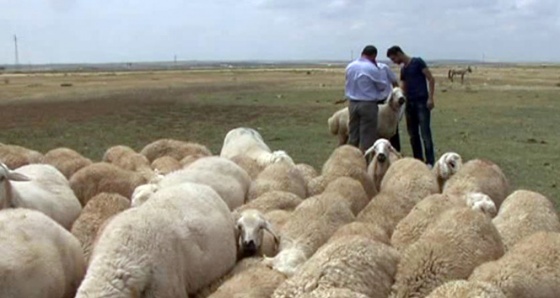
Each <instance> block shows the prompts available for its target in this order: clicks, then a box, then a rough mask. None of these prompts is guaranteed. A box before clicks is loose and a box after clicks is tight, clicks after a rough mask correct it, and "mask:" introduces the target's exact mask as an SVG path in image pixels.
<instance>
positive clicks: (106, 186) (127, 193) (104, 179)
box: [70, 162, 148, 206]
mask: <svg viewBox="0 0 560 298" xmlns="http://www.w3.org/2000/svg"><path fill="white" fill-rule="evenodd" d="M147 182H148V181H147V180H146V178H145V177H144V176H143V175H142V174H140V173H136V172H132V171H127V170H124V169H122V168H119V167H117V166H115V165H112V164H110V163H105V162H100V163H94V164H91V165H89V166H87V167H84V168H82V169H80V170H79V171H77V172H76V173H75V174H74V175H72V178H70V186H71V187H72V190H74V193H75V194H76V197H78V199H79V200H80V202H81V203H82V206H85V205H86V204H87V202H88V201H89V200H90V199H91V198H93V197H94V196H96V195H98V194H100V193H102V192H109V193H117V194H120V195H122V196H124V197H125V198H128V199H130V198H131V196H132V193H133V192H134V190H135V189H136V187H138V186H140V185H143V184H146V183H147Z"/></svg>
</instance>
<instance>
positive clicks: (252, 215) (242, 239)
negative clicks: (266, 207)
mask: <svg viewBox="0 0 560 298" xmlns="http://www.w3.org/2000/svg"><path fill="white" fill-rule="evenodd" d="M264 231H267V232H269V233H270V234H271V235H272V236H273V237H274V241H275V242H276V244H278V236H277V235H276V233H275V232H274V230H273V229H272V224H271V223H270V222H269V221H268V220H266V219H265V218H264V215H263V214H262V213H261V212H259V211H257V210H245V211H243V212H242V213H241V214H240V215H239V219H237V234H238V235H239V236H238V246H239V250H240V254H241V255H242V256H243V257H248V256H253V255H255V254H256V253H257V252H258V251H259V249H260V248H261V245H262V241H263V232H264Z"/></svg>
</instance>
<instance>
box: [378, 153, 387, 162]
mask: <svg viewBox="0 0 560 298" xmlns="http://www.w3.org/2000/svg"><path fill="white" fill-rule="evenodd" d="M386 160H387V156H385V154H383V153H379V155H377V161H378V162H385V161H386Z"/></svg>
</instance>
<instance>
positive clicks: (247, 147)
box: [220, 127, 295, 167]
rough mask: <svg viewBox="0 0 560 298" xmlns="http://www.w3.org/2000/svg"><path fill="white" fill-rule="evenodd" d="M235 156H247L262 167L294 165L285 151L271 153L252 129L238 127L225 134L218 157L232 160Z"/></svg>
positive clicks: (259, 135)
mask: <svg viewBox="0 0 560 298" xmlns="http://www.w3.org/2000/svg"><path fill="white" fill-rule="evenodd" d="M237 155H246V156H249V157H250V158H252V159H254V160H256V161H257V163H258V164H259V166H262V167H266V166H268V165H271V164H273V163H279V162H286V163H288V164H291V165H295V164H294V161H293V159H292V158H291V157H290V156H289V155H288V154H287V153H286V152H285V151H282V150H279V151H274V152H273V151H272V150H270V147H268V145H267V144H266V143H265V142H264V139H263V137H262V136H261V134H260V133H259V132H258V131H256V130H254V129H252V128H246V127H239V128H235V129H232V130H230V131H229V132H228V133H227V134H226V137H225V138H224V143H223V146H222V151H221V152H220V156H221V157H225V158H233V157H234V156H237Z"/></svg>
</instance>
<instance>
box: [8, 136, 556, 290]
mask: <svg viewBox="0 0 560 298" xmlns="http://www.w3.org/2000/svg"><path fill="white" fill-rule="evenodd" d="M369 152H371V154H373V155H374V156H373V158H372V159H371V160H372V162H371V163H370V164H369V165H368V164H367V163H366V158H365V157H364V154H363V153H362V152H361V151H360V150H359V149H357V148H354V147H352V146H348V145H342V146H339V147H337V148H336V149H335V150H334V151H333V152H332V154H331V156H330V157H329V158H328V160H327V161H326V162H325V163H324V165H323V167H322V169H321V171H320V172H318V171H316V170H315V169H314V168H313V167H312V166H310V165H307V164H302V163H295V162H294V160H293V159H292V158H291V157H290V156H289V155H288V154H287V153H286V152H285V151H281V150H280V151H272V150H271V149H270V148H269V146H268V145H267V144H266V143H265V141H264V140H263V138H262V136H261V135H260V134H259V133H258V132H257V131H255V130H253V129H250V128H236V129H233V130H231V131H230V132H228V134H227V135H226V137H225V140H224V143H223V147H222V150H221V152H220V154H219V155H213V154H212V153H211V152H210V150H208V149H207V148H206V147H205V146H203V145H200V144H196V143H190V142H183V141H179V140H171V139H162V140H158V141H155V142H153V143H151V144H149V145H147V146H146V147H144V148H143V149H142V150H141V151H140V152H135V151H134V150H133V149H131V148H130V147H127V146H115V147H111V148H109V149H108V150H107V151H106V153H105V155H104V156H103V159H102V161H101V162H93V161H91V160H89V159H87V158H85V157H83V156H82V155H80V154H79V153H77V152H76V151H74V150H71V149H68V148H58V149H54V150H52V151H49V152H47V153H45V154H44V155H43V154H41V153H39V152H37V151H33V150H30V149H27V148H23V147H20V146H16V145H4V144H0V162H1V163H0V209H2V210H0V297H2V298H16V297H26V298H34V297H41V298H70V297H79V298H85V297H89V298H109V297H115V298H116V297H123V298H124V297H127V298H130V297H137V298H140V297H143V298H144V297H145V298H148V297H158V298H177V297H197V298H202V297H212V298H218V297H224V298H225V297H233V298H236V297H250V298H257V297H262V298H264V297H273V298H281V297H294V298H295V297H301V298H313V297H327V298H328V297H338V298H366V297H370V298H377V297H383V298H385V297H395V298H396V297H399V298H400V297H411V298H413V297H414V298H416V297H430V298H438V297H459V298H460V297H512V298H513V297H515V298H518V297H531V298H541V297H542V298H553V297H558V295H560V294H559V293H560V221H559V218H558V215H557V212H556V210H555V208H554V206H553V204H552V202H551V201H550V200H549V199H548V198H546V197H544V196H543V195H541V194H538V193H535V192H531V191H527V190H517V191H513V192H512V190H510V186H509V183H508V180H507V178H506V176H505V175H504V173H503V172H502V171H501V169H500V168H499V167H498V166H497V165H496V164H494V163H492V162H490V161H487V160H480V159H475V160H469V161H466V162H464V161H463V159H462V157H461V156H460V155H459V154H457V153H454V152H449V153H446V154H444V155H442V156H441V157H440V159H439V160H438V162H437V164H436V166H435V167H434V168H433V169H430V168H429V167H427V166H426V165H425V164H424V163H422V162H421V161H418V160H415V159H412V158H408V157H402V156H400V155H399V154H398V153H397V152H396V151H395V150H394V149H393V148H392V147H391V145H390V143H389V142H388V141H387V140H386V139H380V140H379V141H377V142H376V144H375V145H374V146H373V147H372V149H371V150H369Z"/></svg>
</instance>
